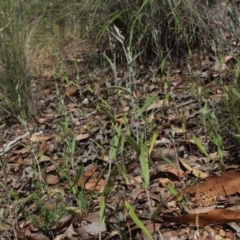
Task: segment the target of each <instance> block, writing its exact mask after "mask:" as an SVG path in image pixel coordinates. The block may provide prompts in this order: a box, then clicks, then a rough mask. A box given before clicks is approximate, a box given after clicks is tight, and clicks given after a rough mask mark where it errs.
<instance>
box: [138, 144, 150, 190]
mask: <svg viewBox="0 0 240 240" xmlns="http://www.w3.org/2000/svg"><path fill="white" fill-rule="evenodd" d="M139 159H140V165H141V174H142V178H143V186H144V188H145V189H148V187H149V181H150V173H149V159H148V151H147V142H145V143H143V144H142V145H141V153H140V157H139Z"/></svg>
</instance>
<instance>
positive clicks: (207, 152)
mask: <svg viewBox="0 0 240 240" xmlns="http://www.w3.org/2000/svg"><path fill="white" fill-rule="evenodd" d="M225 61H226V63H227V62H228V61H230V57H229V56H227V57H226V59H225ZM78 64H81V65H83V64H84V62H82V61H80V62H79V63H78ZM204 65H207V66H208V65H209V62H208V60H207V59H205V63H204ZM217 68H218V69H219V67H218V66H213V69H211V68H210V67H209V70H208V71H209V72H211V71H215V73H214V74H215V75H214V78H213V80H212V81H211V82H210V83H211V84H212V86H214V84H215V87H212V91H213V93H212V95H211V96H210V98H211V97H212V98H213V97H214V98H215V97H216V96H217V97H218V98H221V94H218V95H216V94H215V92H216V90H217V89H218V87H217V85H216V83H217V81H216V80H215V79H216V78H217V76H218V75H219V71H224V73H223V75H222V78H224V76H227V73H226V72H227V71H228V69H220V70H219V71H217ZM199 69H201V68H199ZM146 70H147V69H146ZM118 71H119V76H122V74H121V73H122V72H124V71H125V68H124V67H123V69H121V67H119V69H118ZM46 72H48V70H46ZM101 72H102V70H101V69H97V68H96V69H95V70H94V71H93V76H96V79H97V80H98V81H100V80H99V78H100V77H98V76H99V75H100V74H99V73H101ZM204 73H206V72H204ZM195 74H196V75H199V77H200V78H201V79H202V80H201V84H203V85H204V84H210V83H209V82H208V81H209V79H208V76H206V75H205V74H203V72H202V71H201V70H199V72H197V71H196V72H195ZM209 74H210V73H209ZM188 76H189V74H188V71H187V70H186V69H182V70H181V71H179V70H178V69H176V70H172V73H171V74H170V75H169V79H168V80H169V83H170V85H171V88H169V89H165V88H164V84H165V83H164V81H163V79H161V78H156V76H154V75H153V76H151V77H150V78H149V77H148V78H149V81H147V82H144V81H142V80H136V83H135V84H136V89H135V92H133V94H132V96H129V94H128V93H127V92H126V91H124V89H120V88H115V89H109V88H108V89H105V87H104V84H102V83H100V82H99V83H97V84H98V86H97V85H92V84H91V79H89V77H88V76H87V75H84V76H83V79H82V80H81V81H80V82H79V86H76V85H67V84H62V83H61V84H60V82H59V84H58V87H59V88H60V89H61V91H62V93H63V96H62V97H63V98H64V108H65V109H64V111H65V114H66V115H64V114H59V112H58V100H57V99H58V97H59V96H58V95H57V93H56V92H55V91H54V87H49V84H50V85H51V84H52V82H51V78H49V79H45V81H46V82H45V84H46V89H45V91H43V92H44V93H45V94H46V95H45V96H44V101H45V105H44V108H43V109H41V113H40V114H39V116H35V120H36V121H32V122H31V121H30V122H29V123H28V125H29V126H28V128H29V129H31V131H27V133H26V128H23V127H22V126H21V125H17V124H16V125H15V126H13V127H12V129H7V126H6V127H5V128H4V127H1V128H0V130H1V134H2V136H5V137H4V138H3V139H2V140H1V148H0V156H1V165H2V166H1V171H0V177H1V184H0V197H1V199H2V200H1V203H0V207H1V209H0V231H1V234H4V235H5V236H8V237H10V238H13V236H15V237H18V238H19V239H26V238H28V239H96V238H98V237H99V234H101V236H102V237H103V238H106V237H109V238H108V239H111V238H112V239H120V236H121V234H125V235H126V236H127V237H128V238H131V237H132V239H151V235H152V234H154V233H155V234H157V236H159V237H160V236H162V237H165V238H167V237H169V238H170V237H177V236H181V239H207V238H208V237H212V236H215V237H216V236H217V237H218V239H236V237H237V236H238V235H237V234H238V233H239V230H238V229H237V228H236V226H235V225H234V224H233V223H235V224H237V225H239V224H240V216H239V215H240V213H239V210H238V207H239V202H240V199H239V196H238V194H239V191H240V189H239V187H238V185H239V184H238V182H239V178H240V172H239V170H231V171H226V172H221V171H220V167H219V166H218V163H219V162H220V161H221V159H219V154H218V152H216V149H215V148H213V147H211V145H210V143H209V141H208V140H207V139H205V138H204V130H202V129H199V127H198V122H199V118H198V115H199V111H200V109H201V104H205V102H206V101H208V100H206V99H201V100H200V101H201V102H199V101H197V100H196V98H195V97H194V95H193V94H192V93H191V89H190V87H189V85H188V84H187V81H186V78H187V77H188ZM105 77H106V78H107V80H106V81H108V82H109V83H112V85H113V84H114V83H113V80H112V79H113V76H112V75H111V73H108V75H107V76H105ZM126 78H127V76H126V74H125V75H124V77H123V79H120V80H121V81H122V82H124V80H125V79H126ZM143 78H144V77H143ZM48 81H49V82H48ZM207 82H208V83H207ZM208 86H209V85H208ZM44 87H45V86H43V88H44ZM214 88H215V89H214ZM144 89H145V91H146V92H144ZM143 92H144V93H145V94H142V93H143ZM168 93H170V94H169V95H167V94H168ZM218 93H219V92H218ZM131 99H133V100H134V101H139V108H138V109H137V110H136V109H134V106H132V102H131ZM113 106H114V107H115V109H116V110H117V112H115V113H114V111H113V108H112V107H113ZM66 116H67V117H66ZM64 117H66V118H64ZM145 117H146V118H148V120H147V122H148V123H149V124H151V123H154V124H155V126H156V131H157V133H158V137H157V138H156V139H155V140H154V142H155V144H154V146H153V150H152V151H150V152H149V153H150V157H148V154H147V153H148V143H150V139H151V137H152V135H151V134H152V132H151V131H150V130H146V129H145V121H144V118H145ZM136 118H138V119H141V121H136ZM183 123H184V124H185V125H184V124H183ZM115 126H118V127H119V126H121V131H122V132H123V134H124V136H130V138H129V139H130V140H129V142H130V143H131V144H129V142H128V144H126V142H127V140H124V138H122V139H123V140H122V139H121V138H119V139H118V137H119V136H118V134H117V133H116V132H117V130H116V132H114V131H115ZM129 126H130V127H129ZM16 129H17V130H18V131H16ZM119 129H120V128H119ZM136 129H138V130H141V132H146V136H147V139H149V142H148V143H147V142H145V143H142V145H141V146H140V149H138V146H139V145H138V144H137V145H135V148H134V150H133V147H132V146H134V144H135V141H136V140H135V137H136V136H134V134H132V133H133V132H134V130H136ZM130 130H131V131H130ZM6 131H7V132H9V135H6V133H5V132H6ZM35 131H36V133H35ZM40 131H42V132H43V134H42V133H41V134H39V132H40ZM194 136H198V137H196V138H194ZM201 136H203V137H202V138H201ZM114 137H115V138H114ZM113 139H114V141H112V140H113ZM126 139H127V138H126ZM70 143H71V144H70ZM116 143H117V146H114V144H116ZM130 145H131V146H130ZM121 146H124V149H121ZM116 148H118V149H116ZM32 149H35V151H34V152H33V151H32ZM72 152H74V154H72V155H71V153H72ZM121 152H123V153H124V154H120V153H121ZM230 157H231V153H230V152H227V151H224V160H226V161H225V162H226V163H224V164H225V165H226V167H227V165H228V166H231V165H233V163H232V162H231V161H230V160H231V158H230ZM110 163H111V164H112V167H111V166H110ZM120 163H122V165H120ZM118 164H119V165H118ZM211 164H212V167H211V168H210V167H209V165H211ZM72 165H74V167H73V166H72ZM109 166H110V167H109ZM116 166H118V167H116ZM81 167H83V174H82V175H80V176H78V174H77V171H76V170H75V169H80V168H81ZM148 168H149V171H148ZM109 169H110V170H111V171H109ZM120 169H122V171H120ZM148 174H149V176H148ZM148 179H149V181H147V180H148ZM39 183H41V184H42V186H44V188H43V187H42V186H41V184H40V186H39ZM146 189H149V191H148V192H147V191H146ZM10 191H11V193H10ZM83 193H84V194H85V195H81V194H83ZM14 194H15V195H14ZM37 194H38V195H37ZM58 194H59V195H58ZM59 196H60V197H61V198H60V199H58V198H59ZM232 197H235V198H232ZM84 198H86V200H87V201H88V202H84ZM36 199H38V200H39V201H37V200H36ZM149 199H150V203H149ZM80 200H81V201H80ZM79 201H80V202H79ZM10 203H11V205H10ZM52 203H53V204H52ZM84 204H85V205H84ZM50 206H51V207H50ZM60 206H64V207H65V208H66V209H65V210H66V211H63V212H62V213H60V214H59V216H58V217H57V218H56V222H54V221H53V220H51V219H49V217H50V215H48V219H44V214H41V213H40V212H41V211H43V210H42V209H45V211H48V210H46V209H48V208H50V209H51V211H53V212H55V213H56V212H57V211H58V210H59V208H60ZM99 206H101V207H99ZM154 213H156V214H154ZM153 216H154V217H153ZM34 219H37V223H36V222H34ZM103 219H105V221H103ZM45 222H47V223H48V226H45V225H44V223H45ZM186 224H188V225H189V226H187V225H186ZM226 224H229V226H230V228H231V229H232V231H231V230H230V229H229V227H228V228H226V227H225V226H226ZM180 225H181V227H179V226H180ZM193 226H197V227H199V226H201V228H200V229H199V230H196V229H195V228H194V227H193ZM231 226H233V227H231ZM47 227H48V229H46V228H47ZM123 229H124V231H123ZM198 235H199V237H198V238H196V236H198ZM204 237H205V238H204ZM220 237H221V238H220ZM160 239H161V238H160Z"/></svg>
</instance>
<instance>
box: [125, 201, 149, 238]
mask: <svg viewBox="0 0 240 240" xmlns="http://www.w3.org/2000/svg"><path fill="white" fill-rule="evenodd" d="M125 206H126V208H127V209H128V210H129V215H130V217H131V218H132V220H133V221H134V223H135V224H136V225H137V226H138V227H139V228H140V229H141V230H142V231H143V232H144V233H145V234H146V235H147V237H148V239H150V240H153V237H152V235H151V234H150V232H149V231H148V230H147V228H146V227H145V226H144V225H143V223H142V222H141V221H140V219H139V218H138V216H137V215H136V213H135V211H134V209H133V207H132V206H131V205H130V203H128V202H127V201H125Z"/></svg>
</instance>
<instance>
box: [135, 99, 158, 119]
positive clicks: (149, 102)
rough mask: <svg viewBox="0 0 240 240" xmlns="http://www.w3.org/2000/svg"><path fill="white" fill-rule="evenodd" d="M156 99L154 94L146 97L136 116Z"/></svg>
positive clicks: (140, 114)
mask: <svg viewBox="0 0 240 240" xmlns="http://www.w3.org/2000/svg"><path fill="white" fill-rule="evenodd" d="M154 99H156V96H153V97H148V98H147V100H146V102H145V104H144V105H143V106H142V107H141V108H140V109H139V110H138V112H137V114H136V118H139V117H140V116H142V114H143V113H144V112H145V111H146V110H147V108H148V107H149V106H150V105H151V104H152V102H153V100H154Z"/></svg>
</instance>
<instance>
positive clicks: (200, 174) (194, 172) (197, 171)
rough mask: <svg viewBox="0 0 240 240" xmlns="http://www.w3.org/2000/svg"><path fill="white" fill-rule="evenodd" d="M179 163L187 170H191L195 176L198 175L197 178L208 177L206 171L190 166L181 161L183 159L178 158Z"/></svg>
mask: <svg viewBox="0 0 240 240" xmlns="http://www.w3.org/2000/svg"><path fill="white" fill-rule="evenodd" d="M179 160H180V162H181V164H182V165H183V166H184V167H185V168H186V169H187V170H188V171H189V172H191V173H192V174H193V175H194V176H195V177H199V178H207V177H208V174H207V173H204V172H202V171H200V170H197V169H194V168H192V167H191V166H189V165H188V164H187V163H185V162H184V161H183V159H181V158H179Z"/></svg>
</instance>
